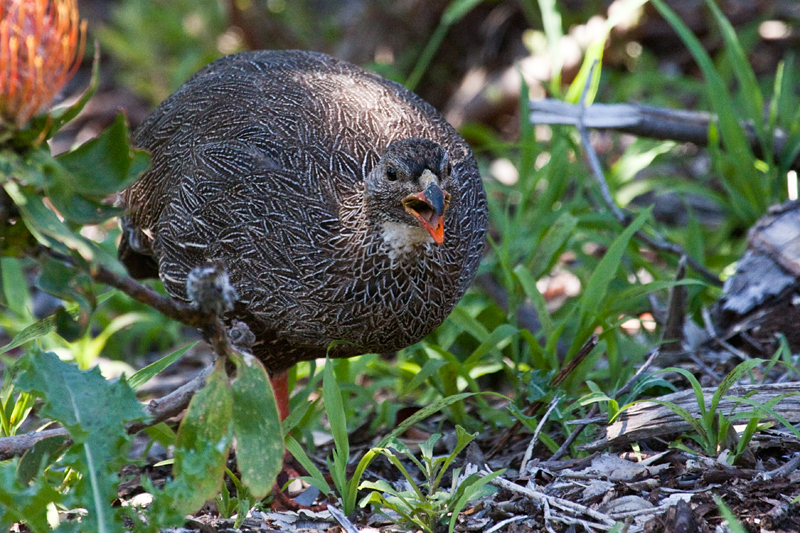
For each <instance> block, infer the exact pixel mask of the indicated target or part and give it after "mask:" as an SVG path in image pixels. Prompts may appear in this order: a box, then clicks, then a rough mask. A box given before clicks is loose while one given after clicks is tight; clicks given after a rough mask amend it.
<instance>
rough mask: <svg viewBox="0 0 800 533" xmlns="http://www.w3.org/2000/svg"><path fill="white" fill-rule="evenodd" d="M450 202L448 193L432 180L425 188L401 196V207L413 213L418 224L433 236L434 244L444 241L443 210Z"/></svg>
mask: <svg viewBox="0 0 800 533" xmlns="http://www.w3.org/2000/svg"><path fill="white" fill-rule="evenodd" d="M449 204H450V195H449V194H447V193H446V192H444V191H443V190H442V189H441V188H440V187H439V185H438V184H437V183H436V182H435V181H434V180H430V181H428V186H427V187H425V190H424V191H422V192H418V193H416V194H409V195H408V196H406V197H405V198H403V207H404V208H405V210H406V212H407V213H410V214H412V215H414V217H415V218H416V219H417V221H419V224H420V226H422V227H423V228H425V229H426V230H427V231H428V233H430V234H431V237H433V241H434V242H435V243H436V244H442V243H443V242H444V212H445V211H446V210H447V206H448V205H449Z"/></svg>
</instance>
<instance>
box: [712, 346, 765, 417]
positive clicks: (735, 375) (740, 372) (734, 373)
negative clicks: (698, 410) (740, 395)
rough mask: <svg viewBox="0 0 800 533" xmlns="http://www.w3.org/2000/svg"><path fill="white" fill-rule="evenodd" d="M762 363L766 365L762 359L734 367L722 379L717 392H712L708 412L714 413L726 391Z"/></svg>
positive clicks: (749, 360) (748, 361) (750, 360)
mask: <svg viewBox="0 0 800 533" xmlns="http://www.w3.org/2000/svg"><path fill="white" fill-rule="evenodd" d="M763 363H766V361H765V360H764V359H748V360H747V361H742V362H741V363H739V364H738V365H736V367H735V368H734V369H733V370H731V371H730V372H729V373H728V375H727V376H725V379H723V380H722V382H721V383H720V384H719V386H718V387H717V390H715V391H714V396H713V397H712V398H711V405H710V406H709V408H708V410H709V411H711V412H715V411H716V410H717V405H719V401H720V400H721V399H722V397H723V396H724V395H725V394H726V393H727V392H728V390H729V389H730V388H731V387H732V386H734V385H735V384H736V382H737V381H739V379H741V377H742V376H744V375H745V374H747V373H748V372H750V371H751V370H752V369H754V368H755V367H757V366H759V365H761V364H763Z"/></svg>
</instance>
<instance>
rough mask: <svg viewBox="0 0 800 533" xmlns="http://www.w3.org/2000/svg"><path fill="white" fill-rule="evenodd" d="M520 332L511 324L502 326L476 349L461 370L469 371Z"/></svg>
mask: <svg viewBox="0 0 800 533" xmlns="http://www.w3.org/2000/svg"><path fill="white" fill-rule="evenodd" d="M518 332H519V330H518V329H517V328H515V327H514V326H512V325H511V324H500V325H499V326H497V327H496V328H495V329H494V331H492V333H491V334H489V336H488V337H486V339H484V340H483V342H481V344H480V346H478V347H477V348H475V351H474V352H472V353H471V354H470V356H469V357H468V358H467V359H466V360H465V361H464V362H463V363H462V364H461V365H460V369H461V370H467V369H470V368H472V366H473V365H475V364H477V363H478V361H480V359H481V358H482V357H483V356H484V355H486V354H487V353H489V352H491V351H492V350H494V349H496V348H499V347H500V346H499V345H500V344H501V343H503V342H505V341H506V340H508V339H510V338H511V337H513V336H514V335H516V334H517V333H518Z"/></svg>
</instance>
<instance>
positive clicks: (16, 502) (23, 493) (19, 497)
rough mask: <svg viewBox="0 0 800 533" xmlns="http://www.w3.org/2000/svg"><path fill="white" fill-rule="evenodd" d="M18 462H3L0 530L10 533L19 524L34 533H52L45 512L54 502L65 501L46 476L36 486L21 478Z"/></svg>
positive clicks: (0, 476) (34, 483)
mask: <svg viewBox="0 0 800 533" xmlns="http://www.w3.org/2000/svg"><path fill="white" fill-rule="evenodd" d="M18 465H19V460H18V459H12V460H11V461H5V462H1V463H0V530H2V531H7V530H9V528H10V527H11V526H12V524H14V523H16V522H21V523H24V524H25V525H26V526H27V528H28V529H29V530H30V531H32V532H33V533H49V532H50V531H51V529H50V525H49V524H48V523H47V513H45V509H46V508H47V505H48V504H50V503H53V502H55V503H60V502H61V501H62V500H63V495H62V494H61V492H59V491H58V490H56V489H55V488H53V487H52V486H51V485H50V484H49V483H48V482H47V480H46V478H45V477H44V476H39V477H37V478H35V479H34V480H33V483H32V484H27V483H21V482H20V481H19V480H18V479H17V467H18Z"/></svg>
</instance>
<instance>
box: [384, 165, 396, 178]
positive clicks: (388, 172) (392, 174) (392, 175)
mask: <svg viewBox="0 0 800 533" xmlns="http://www.w3.org/2000/svg"><path fill="white" fill-rule="evenodd" d="M386 178H387V179H388V180H389V181H395V180H397V170H395V168H394V167H388V168H387V169H386Z"/></svg>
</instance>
